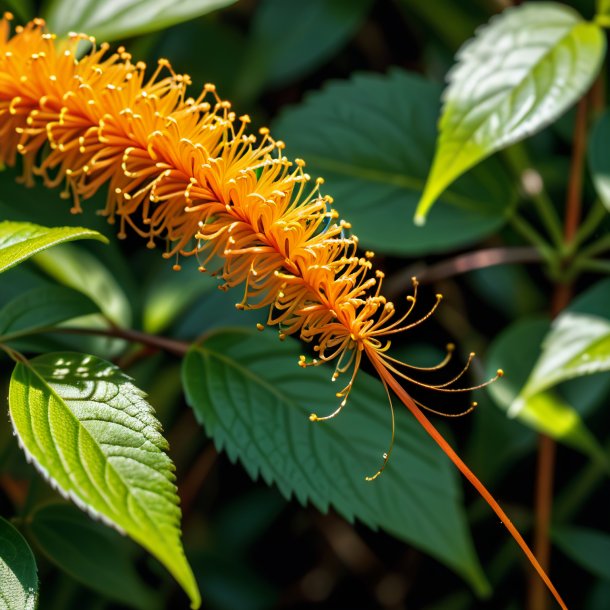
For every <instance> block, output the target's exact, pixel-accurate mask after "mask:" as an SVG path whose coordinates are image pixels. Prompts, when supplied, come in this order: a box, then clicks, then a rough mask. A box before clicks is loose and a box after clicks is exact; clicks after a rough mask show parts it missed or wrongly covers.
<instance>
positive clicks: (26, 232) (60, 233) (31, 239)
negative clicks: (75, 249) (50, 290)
mask: <svg viewBox="0 0 610 610" xmlns="http://www.w3.org/2000/svg"><path fill="white" fill-rule="evenodd" d="M76 239H97V240H99V241H103V242H106V241H107V240H106V238H105V237H104V236H103V235H101V234H100V233H98V232H97V231H91V230H90V229H85V228H83V227H54V228H49V227H41V226H40V225H35V224H31V223H29V222H12V221H9V220H5V221H3V222H0V273H2V272H3V271H6V270H7V269H10V268H11V267H14V266H15V265H18V264H19V263H22V262H23V261H25V260H27V259H28V258H30V256H33V255H34V254H37V253H38V252H42V251H43V250H46V249H47V248H51V247H52V246H56V245H57V244H62V243H64V242H67V241H74V240H76Z"/></svg>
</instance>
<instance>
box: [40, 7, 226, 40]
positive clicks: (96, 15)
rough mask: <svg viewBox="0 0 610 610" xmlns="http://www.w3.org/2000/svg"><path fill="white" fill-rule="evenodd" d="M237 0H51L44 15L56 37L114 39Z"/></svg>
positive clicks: (170, 23) (165, 24)
mask: <svg viewBox="0 0 610 610" xmlns="http://www.w3.org/2000/svg"><path fill="white" fill-rule="evenodd" d="M235 1H236V0H179V1H176V0H50V1H49V2H47V3H46V5H45V9H44V11H43V16H44V17H45V18H46V20H47V21H48V23H49V28H50V29H51V30H52V31H53V32H55V33H57V34H67V33H68V32H71V31H74V32H84V33H85V34H89V35H90V36H96V37H97V38H98V39H99V40H117V39H120V38H125V37H127V36H134V35H136V34H145V33H146V32H154V31H155V30H161V29H164V28H167V27H169V26H170V25H174V24H176V23H180V22H181V21H188V20H189V19H193V18H195V17H198V16H200V15H204V14H205V13H209V12H210V11H213V10H216V9H218V8H221V7H223V6H227V5H229V4H233V2H235Z"/></svg>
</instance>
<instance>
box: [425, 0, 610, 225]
mask: <svg viewBox="0 0 610 610" xmlns="http://www.w3.org/2000/svg"><path fill="white" fill-rule="evenodd" d="M605 40H606V38H605V35H604V32H603V31H602V30H601V28H600V27H599V26H598V25H597V24H595V23H591V22H587V21H584V20H583V19H582V17H581V16H580V15H579V14H578V13H577V12H576V11H574V10H573V9H571V8H570V7H567V6H564V5H561V4H556V3H553V2H544V3H542V2H541V3H533V2H532V3H530V2H527V3H525V4H523V5H520V6H517V7H514V8H511V9H508V10H506V11H504V12H503V13H502V14H501V15H499V16H497V17H495V18H493V19H492V20H491V21H490V22H489V24H488V25H487V26H485V27H483V28H481V29H479V30H478V32H477V34H476V36H475V37H474V38H473V39H472V40H470V41H469V42H467V43H466V44H465V45H464V46H463V47H462V49H461V50H460V51H459V52H458V55H457V60H458V63H457V65H456V66H455V67H454V69H453V70H452V71H451V73H450V75H449V77H448V78H449V85H448V87H447V90H446V91H445V94H444V101H445V104H444V107H443V113H442V117H441V121H440V128H439V129H440V134H439V140H438V145H437V151H436V154H435V157H434V162H433V164H432V168H431V170H430V174H429V176H428V181H427V183H426V188H425V191H424V193H423V195H422V198H421V200H420V202H419V204H418V206H417V212H416V216H415V220H416V222H418V223H420V224H421V223H423V222H424V221H425V218H426V214H427V213H428V210H429V209H430V207H431V206H432V204H433V203H434V201H435V200H436V199H437V198H438V197H439V195H440V194H441V193H442V192H443V191H444V190H445V189H446V188H447V186H448V185H449V184H451V183H452V182H453V181H454V180H455V179H456V178H458V177H459V176H460V175H462V174H463V173H464V172H465V171H466V170H468V169H469V168H471V167H473V166H474V165H476V164H477V163H479V161H481V160H482V159H484V158H485V157H487V156H488V155H490V154H491V153H493V152H495V151H497V150H500V149H502V148H505V147H507V146H509V145H510V144H513V143H515V142H517V141H518V140H521V139H523V138H525V137H527V136H529V135H531V134H533V133H535V132H536V131H538V130H540V129H541V128H542V127H545V126H546V125H548V124H549V123H551V122H553V121H554V120H555V119H556V118H557V117H558V116H559V115H561V114H562V113H563V112H564V111H565V110H567V109H568V108H569V107H570V106H571V105H572V104H573V103H574V102H575V101H576V100H578V98H579V97H581V96H582V95H583V94H584V93H585V92H586V90H587V89H588V87H589V85H590V84H591V82H592V81H593V79H594V78H595V76H596V75H597V73H598V71H599V68H600V66H601V62H602V60H603V58H604V53H605V47H606V42H605Z"/></svg>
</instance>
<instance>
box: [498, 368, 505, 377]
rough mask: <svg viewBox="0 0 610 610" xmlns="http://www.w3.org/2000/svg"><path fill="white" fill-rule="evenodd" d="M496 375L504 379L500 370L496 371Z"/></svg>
mask: <svg viewBox="0 0 610 610" xmlns="http://www.w3.org/2000/svg"><path fill="white" fill-rule="evenodd" d="M496 375H497V376H498V377H504V371H503V370H502V369H498V370H497V371H496Z"/></svg>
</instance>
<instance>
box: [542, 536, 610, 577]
mask: <svg viewBox="0 0 610 610" xmlns="http://www.w3.org/2000/svg"><path fill="white" fill-rule="evenodd" d="M552 536H553V542H555V543H556V544H557V546H558V547H559V548H560V549H561V550H562V551H563V552H564V553H565V554H566V555H568V557H570V558H572V559H573V560H574V561H575V562H576V563H578V564H579V565H580V566H581V567H583V568H584V569H585V570H587V571H588V572H590V573H591V574H594V575H595V576H598V577H599V578H603V579H605V580H608V581H610V562H609V561H608V557H610V535H608V533H606V532H601V531H598V530H594V529H590V528H584V527H569V526H560V527H554V528H553V530H552Z"/></svg>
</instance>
